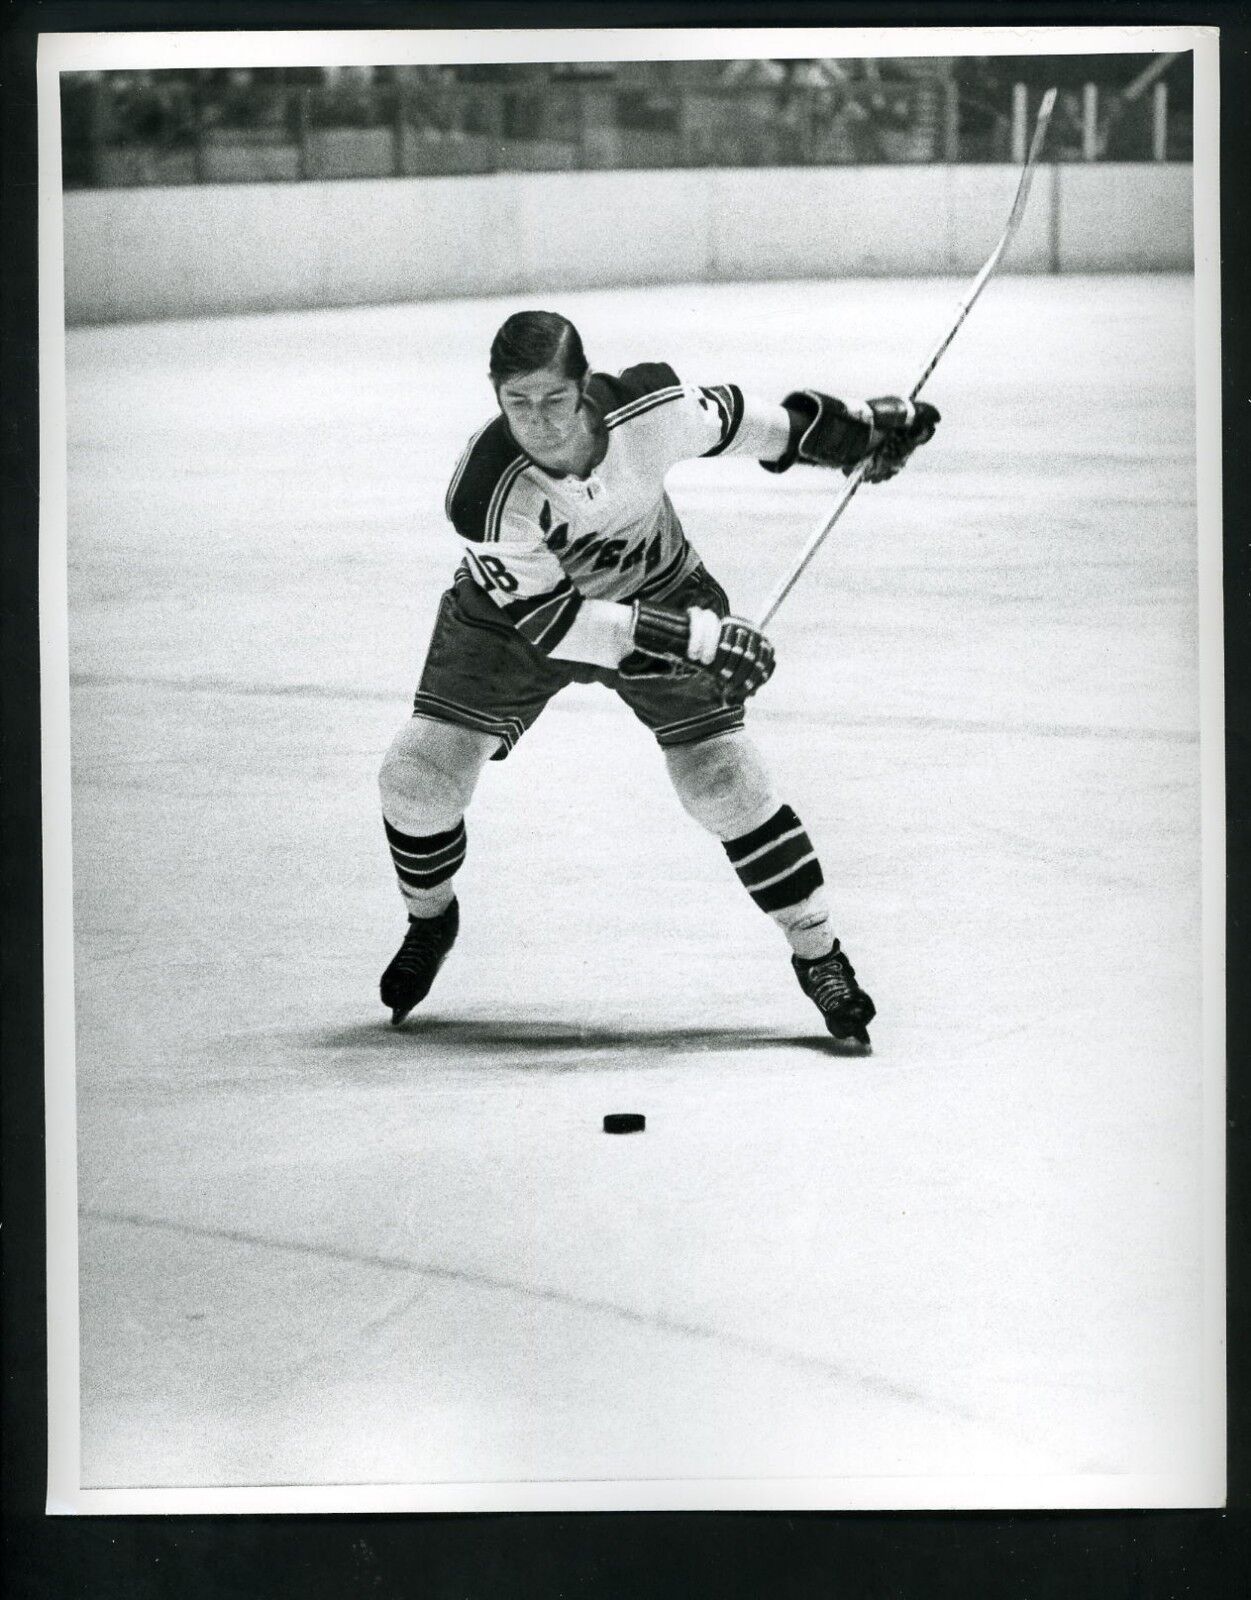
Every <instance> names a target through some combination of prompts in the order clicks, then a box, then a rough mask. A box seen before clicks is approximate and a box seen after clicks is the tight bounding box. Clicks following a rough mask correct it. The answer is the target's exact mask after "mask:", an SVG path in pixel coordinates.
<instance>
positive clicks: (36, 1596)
mask: <svg viewBox="0 0 1251 1600" xmlns="http://www.w3.org/2000/svg"><path fill="white" fill-rule="evenodd" d="M1005 23H1012V24H1019V25H1022V26H1024V25H1027V24H1028V25H1044V26H1063V25H1087V26H1089V25H1101V24H1102V25H1117V26H1135V25H1137V26H1147V25H1166V24H1171V23H1186V24H1201V25H1209V26H1213V27H1219V28H1220V29H1221V33H1222V50H1221V97H1222V107H1223V111H1222V118H1221V123H1222V132H1221V167H1222V175H1223V176H1222V244H1223V250H1222V255H1223V265H1222V304H1223V366H1224V390H1225V393H1224V444H1225V597H1226V616H1225V642H1226V701H1225V715H1226V728H1227V733H1226V756H1227V786H1228V803H1227V829H1228V869H1229V921H1228V974H1229V977H1228V988H1229V1002H1228V1023H1229V1096H1228V1160H1229V1180H1228V1222H1229V1293H1228V1313H1229V1428H1230V1453H1229V1509H1228V1510H1225V1511H1210V1512H1120V1513H1108V1514H1102V1513H1101V1514H1085V1513H1059V1512H1057V1513H1022V1514H1016V1515H1009V1514H1002V1515H1001V1514H997V1513H933V1514H928V1515H920V1514H918V1515H912V1514H904V1513H880V1514H860V1513H857V1514H850V1513H802V1514H799V1513H796V1514H787V1513H769V1514H752V1513H730V1512H718V1513H681V1514H679V1513H674V1514H648V1515H643V1514H634V1513H578V1514H559V1513H545V1514H534V1515H522V1514H512V1515H473V1516H468V1515H465V1516H416V1515H412V1516H409V1515H396V1516H359V1517H345V1516H324V1517H312V1516H283V1517H207V1516H190V1517H77V1518H69V1517H57V1518H49V1517H45V1515H44V1512H43V1505H44V1495H45V1473H46V1441H47V1423H46V1410H45V1406H46V1390H47V1372H46V1363H45V1354H44V1338H45V1327H44V1166H43V1060H42V1023H41V1008H42V986H41V963H42V935H41V906H40V870H41V869H40V833H39V782H40V776H39V751H40V740H39V701H38V694H39V650H38V626H37V624H38V616H37V550H38V523H37V513H38V505H37V489H38V459H39V455H38V347H37V287H38V267H37V256H36V194H37V148H36V123H35V49H36V36H37V34H38V33H39V32H40V31H43V32H50V33H55V32H131V31H135V30H154V31H168V30H183V29H185V30H209V31H211V30H217V29H238V28H243V29H249V30H256V29H276V28H325V29H336V28H388V27H394V28H413V27H423V28H449V27H450V28H455V27H461V28H465V27H493V28H514V27H527V26H543V27H645V26H650V27H657V26H673V27H678V26H681V27H698V26H707V27H718V28H724V27H735V26H746V27H760V26H768V27H787V26H808V27H812V26H843V27H852V26H865V27H882V26H899V27H907V26H952V27H955V26H962V25H963V26H970V25H972V26H976V25H979V24H982V25H986V24H994V25H1003V24H1005ZM0 51H2V54H0V182H2V185H3V187H2V191H0V204H2V210H0V228H2V230H3V234H2V237H3V243H2V245H0V312H2V317H0V395H3V412H2V413H0V420H2V424H3V425H2V427H0V496H2V499H0V585H2V588H0V607H2V620H3V643H2V649H3V658H2V671H0V763H2V767H0V784H2V787H0V845H2V854H0V906H2V907H3V911H2V916H3V921H2V923H0V1051H2V1065H3V1085H2V1092H3V1169H2V1172H3V1229H2V1231H0V1246H2V1249H3V1386H4V1387H3V1406H4V1440H3V1454H2V1463H3V1492H4V1510H5V1521H4V1532H3V1578H4V1583H5V1589H6V1593H7V1594H8V1595H9V1596H10V1597H13V1600H79V1597H82V1600H149V1597H153V1600H155V1597H165V1596H170V1597H175V1596H176V1597H180V1600H181V1597H186V1600H200V1597H213V1600H244V1597H246V1600H253V1597H266V1600H268V1597H271V1596H274V1597H279V1596H281V1597H286V1596H291V1597H295V1596H300V1597H305V1596H309V1597H313V1600H319V1597H335V1600H346V1597H353V1596H369V1597H376V1600H398V1597H407V1596H421V1597H426V1596H428V1597H431V1600H479V1597H490V1600H495V1597H504V1600H511V1597H513V1596H527V1595H535V1596H544V1597H550V1600H564V1597H571V1596H582V1595H594V1596H634V1595H639V1596H653V1595H655V1596H671V1595H672V1596H678V1595H680V1596H705V1595H715V1596H732V1595H743V1596H761V1597H765V1596H767V1597H770V1600H772V1597H774V1596H776V1597H779V1600H785V1597H789V1596H805V1597H806V1596H821V1597H825V1596H829V1597H838V1600H841V1597H849V1600H851V1597H854V1600H912V1597H916V1600H931V1597H939V1596H945V1595H959V1596H962V1597H969V1600H981V1597H991V1596H1017V1597H1020V1600H1050V1597H1052V1596H1056V1597H1060V1596H1064V1597H1085V1596H1091V1597H1099V1600H1157V1597H1159V1600H1183V1597H1185V1600H1222V1597H1224V1596H1227V1595H1228V1596H1231V1597H1232V1596H1234V1595H1241V1594H1243V1593H1244V1592H1246V1591H1248V1590H1251V1539H1249V1538H1248V1511H1249V1509H1251V1494H1249V1490H1248V1472H1247V1450H1246V1443H1247V1434H1248V1397H1247V1381H1246V1380H1247V1362H1246V1356H1245V1346H1246V1343H1247V1338H1248V1328H1247V1272H1246V1263H1245V1256H1246V1248H1245V1244H1246V1238H1247V1223H1248V1179H1247V1136H1246V1121H1247V1115H1248V1110H1249V1107H1248V1096H1247V1081H1246V1045H1247V1004H1246V999H1245V995H1244V992H1243V990H1242V987H1241V985H1240V979H1241V977H1242V975H1243V974H1245V973H1246V972H1247V970H1248V954H1249V947H1248V935H1247V911H1246V901H1245V888H1246V868H1247V856H1248V847H1249V841H1251V830H1249V828H1248V805H1249V801H1248V787H1247V778H1248V768H1249V767H1251V739H1249V733H1251V719H1249V716H1248V711H1249V693H1248V691H1249V688H1251V682H1249V679H1251V668H1249V663H1248V650H1247V641H1246V635H1247V626H1248V604H1247V602H1248V594H1249V591H1251V558H1249V543H1248V538H1247V529H1248V523H1249V521H1251V498H1249V496H1248V477H1249V462H1251V426H1249V424H1251V361H1249V360H1248V344H1249V336H1248V316H1247V306H1246V299H1247V295H1248V292H1249V285H1248V274H1247V222H1248V209H1249V206H1251V148H1249V129H1251V107H1249V103H1248V102H1249V97H1251V74H1249V72H1248V57H1249V54H1251V19H1249V18H1248V7H1247V6H1246V4H1193V5H1192V4H1185V3H1179V4H1172V5H1167V4H1154V3H1139V0H1121V3H1104V4H1101V5H1080V4H1055V5H1039V4H1026V3H1016V0H998V3H997V4H994V5H989V4H983V5H977V6H974V5H960V4H944V3H941V0H934V3H928V4H922V3H917V4H909V3H904V0H899V3H884V0H883V3H879V4H877V5H863V4H858V3H856V0H847V3H838V4H834V3H826V4H786V3H784V0H783V3H780V4H776V5H764V4H715V5H711V4H695V3H687V4H667V3H666V4H649V3H646V0H644V3H636V4H633V5H628V6H627V5H620V4H614V3H601V4H596V5H589V4H578V5H574V4H555V3H544V4H540V3H535V4H490V3H484V4H469V3H462V4H456V5H439V4H420V5H418V4H388V3H379V4H371V3H368V0H361V3H358V4H341V3H340V4H318V3H311V0H310V3H288V4H280V3H270V0H252V3H246V4H240V3H233V0H222V3H209V0H201V3H198V4H168V3H164V0H160V3H156V0H153V3H145V0H131V3H117V4H113V3H108V0H98V3H89V0H79V3H63V4H51V3H49V4H39V3H35V0H25V3H22V0H9V3H7V4H6V5H5V6H4V10H3V34H2V35H0ZM712 53H714V52H713V51H710V54H712ZM715 53H716V54H721V53H723V51H721V50H720V49H718V50H717V51H716V52H715ZM1056 993H1057V1003H1058V1006H1059V1005H1062V995H1063V974H1062V973H1061V974H1057V985H1056ZM969 1003H970V1006H971V1007H975V1006H976V1004H977V997H976V996H975V995H970V997H969ZM1062 1021H1063V1019H1062V1016H1061V1015H1059V1014H1058V1015H1057V1026H1062ZM169 1026H170V1027H171V1028H176V1027H177V1026H178V997H177V995H176V994H171V995H170V996H169ZM1081 1314H1082V1308H1081V1307H1080V1306H1078V1305H1075V1306H1074V1307H1073V1315H1074V1317H1080V1316H1081Z"/></svg>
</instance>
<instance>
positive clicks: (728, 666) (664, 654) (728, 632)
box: [617, 600, 774, 701]
mask: <svg viewBox="0 0 1251 1600" xmlns="http://www.w3.org/2000/svg"><path fill="white" fill-rule="evenodd" d="M773 665H774V657H773V646H772V645H771V644H770V643H769V641H768V640H767V639H766V638H765V636H764V634H763V633H761V632H760V631H759V629H757V628H753V627H752V625H751V623H750V622H744V621H743V620H742V618H740V617H719V616H718V615H717V614H716V612H715V611H705V610H704V609H703V608H702V607H700V606H692V607H691V609H690V610H689V611H672V610H670V609H668V607H666V606H653V605H648V604H647V602H646V601H643V600H636V601H635V602H634V649H633V650H632V651H631V652H630V654H629V655H628V656H626V658H625V659H624V660H623V661H622V663H621V665H620V667H618V669H617V670H618V671H619V672H620V673H621V675H622V677H624V678H645V677H651V676H653V675H655V674H656V673H657V672H660V673H662V674H664V673H666V671H667V672H668V673H669V674H671V675H672V676H675V677H687V676H688V675H690V674H692V673H702V674H704V675H705V676H707V677H709V678H711V679H712V680H713V682H714V683H715V684H716V686H717V688H718V689H719V690H720V691H721V695H722V697H723V698H724V699H726V700H729V701H743V700H746V699H747V698H748V697H749V696H750V695H753V694H755V692H756V690H757V689H759V688H761V687H762V686H763V685H764V684H766V683H768V681H769V679H770V678H771V677H772V676H773Z"/></svg>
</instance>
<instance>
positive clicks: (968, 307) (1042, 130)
mask: <svg viewBox="0 0 1251 1600" xmlns="http://www.w3.org/2000/svg"><path fill="white" fill-rule="evenodd" d="M1055 103H1056V91H1055V90H1054V89H1048V90H1047V92H1046V94H1045V95H1044V96H1043V99H1042V104H1041V105H1040V106H1039V108H1038V120H1037V122H1036V123H1035V124H1034V137H1033V138H1032V139H1031V140H1030V146H1029V153H1028V154H1027V155H1026V157H1025V165H1024V166H1023V167H1022V168H1021V178H1020V182H1019V183H1018V184H1017V186H1016V199H1015V200H1013V202H1012V210H1011V212H1010V213H1009V214H1008V223H1007V226H1006V227H1005V228H1004V230H1003V233H1002V234H1001V235H1000V236H999V243H998V244H997V245H996V246H995V248H994V249H993V250H992V251H991V253H990V255H989V256H988V257H987V259H986V265H985V266H984V267H983V268H982V270H981V271H980V272H979V273H978V275H977V277H976V278H974V280H973V285H972V287H971V288H970V290H969V292H968V293H967V294H966V295H965V297H964V299H963V300H961V302H960V304H959V306H958V307H957V309H956V320H955V321H954V322H953V323H952V325H951V327H950V328H949V329H948V330H947V332H946V333H945V334H944V335H943V336H942V338H941V339H940V340H939V341H938V344H937V346H936V347H935V349H934V353H933V354H932V355H931V356H930V358H929V360H928V361H927V362H926V363H925V365H924V367H922V369H921V376H920V377H919V378H918V379H917V381H916V382H915V383H914V384H913V385H912V388H911V389H910V390H909V392H908V398H909V400H915V399H916V397H917V396H918V395H919V394H920V392H921V390H922V389H923V388H924V387H925V385H926V383H927V382H928V381H929V379H930V376H931V374H932V373H933V371H934V368H935V367H936V366H937V365H938V363H939V361H940V360H941V359H942V357H943V354H944V352H945V351H946V349H947V346H948V345H949V344H950V343H951V341H952V340H953V339H954V338H955V336H956V334H957V333H959V331H960V328H961V325H962V324H963V322H964V319H965V318H966V317H967V316H968V314H969V312H970V311H972V309H973V307H974V305H975V304H976V302H977V297H978V296H979V295H980V294H981V292H982V290H983V289H984V288H985V287H986V285H987V284H988V283H989V282H990V277H991V274H992V273H993V272H994V270H995V268H996V267H997V266H998V265H999V262H1000V260H1001V259H1002V257H1003V253H1004V251H1005V250H1006V249H1007V248H1008V246H1009V245H1010V244H1011V243H1012V240H1013V239H1014V238H1015V237H1016V232H1017V229H1018V228H1019V227H1020V225H1021V218H1022V217H1023V216H1024V215H1025V205H1026V202H1027V201H1028V199H1029V191H1030V185H1031V184H1032V183H1033V181H1034V169H1035V167H1036V166H1037V163H1038V155H1039V152H1040V151H1041V149H1042V144H1043V140H1044V138H1046V135H1047V124H1048V123H1049V122H1050V121H1051V111H1052V107H1053V106H1054V105H1055ZM871 464H872V457H871V456H867V457H866V458H865V459H864V460H863V461H862V462H861V463H860V464H859V466H857V467H856V468H855V469H854V470H853V471H852V473H851V476H850V477H849V478H848V480H847V487H846V488H845V489H844V490H843V492H842V494H841V495H840V496H839V498H838V502H837V504H836V505H835V507H834V509H833V511H831V512H830V513H829V515H828V516H827V517H826V518H825V519H824V521H823V522H822V523H821V525H820V527H818V528H817V529H816V530H815V531H814V532H813V533H812V534H811V535H810V536H809V539H808V542H807V543H806V544H805V545H804V547H803V549H802V550H801V551H800V553H799V555H798V557H797V558H796V560H795V564H794V566H792V567H791V569H790V571H789V572H788V573H787V574H786V576H785V577H784V578H783V579H782V580H781V582H780V583H779V584H778V585H777V587H776V588H775V589H774V591H773V593H772V594H771V595H770V596H769V600H768V603H767V604H766V605H765V608H764V610H763V611H762V612H761V613H760V617H759V620H758V621H757V623H756V626H757V627H758V628H761V629H763V628H764V627H765V626H766V625H767V624H768V622H769V620H770V618H771V617H772V616H773V615H774V613H775V612H776V611H777V609H778V607H779V606H780V605H781V604H782V602H783V600H785V599H786V597H787V595H788V594H789V593H790V592H791V590H792V589H793V588H794V586H795V584H796V583H797V582H798V580H799V576H800V574H801V573H802V572H803V570H804V568H805V567H806V566H807V565H808V563H809V562H810V561H811V560H812V558H813V556H815V555H816V553H817V551H818V550H819V549H820V548H821V546H822V544H823V543H824V542H825V539H826V536H827V534H829V532H830V530H831V529H832V528H833V526H834V524H835V523H836V522H837V521H838V519H839V518H840V517H841V516H842V514H843V512H844V511H846V509H847V507H848V506H849V505H850V504H851V500H852V496H853V495H854V494H855V492H856V490H857V489H858V488H859V487H860V485H861V484H862V483H863V482H864V475H865V473H866V472H867V471H868V470H869V467H870V465H871Z"/></svg>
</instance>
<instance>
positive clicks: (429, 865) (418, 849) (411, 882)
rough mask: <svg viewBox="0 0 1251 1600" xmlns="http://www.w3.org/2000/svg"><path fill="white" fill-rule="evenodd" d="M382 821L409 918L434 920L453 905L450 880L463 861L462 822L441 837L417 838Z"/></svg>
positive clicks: (425, 836)
mask: <svg viewBox="0 0 1251 1600" xmlns="http://www.w3.org/2000/svg"><path fill="white" fill-rule="evenodd" d="M382 820H383V826H384V827H385V828H386V830H387V843H388V844H389V845H390V847H391V860H392V861H393V862H394V863H395V875H396V877H397V878H398V879H399V881H400V893H401V894H402V895H403V896H404V903H405V905H406V906H407V907H408V911H409V915H410V916H414V917H437V916H438V915H439V913H440V912H441V911H444V910H446V908H447V907H448V906H449V905H450V904H451V902H452V899H453V893H452V876H453V874H454V873H455V872H456V870H457V869H458V868H459V866H460V864H461V862H462V861H464V859H465V819H464V818H463V817H462V818H461V820H460V821H459V822H458V823H457V824H456V826H455V827H454V828H448V829H447V831H446V832H444V833H428V834H424V835H420V836H418V835H416V834H411V833H401V832H400V830H399V829H398V828H396V827H393V826H392V824H391V823H389V822H388V821H387V820H386V818H385V817H384V818H383V819H382Z"/></svg>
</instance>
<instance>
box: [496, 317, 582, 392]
mask: <svg viewBox="0 0 1251 1600" xmlns="http://www.w3.org/2000/svg"><path fill="white" fill-rule="evenodd" d="M540 367H555V368H557V370H558V371H559V372H560V374H561V376H562V377H565V378H574V379H577V380H580V379H582V378H585V377H586V375H587V372H588V371H589V370H590V368H589V366H588V364H587V359H586V353H585V352H584V351H583V349H582V336H581V334H580V333H579V332H578V330H577V329H576V328H575V327H574V325H573V323H572V322H570V320H569V318H568V317H562V316H561V315H560V313H559V312H558V311H518V312H515V313H514V314H513V315H512V316H511V317H509V319H508V321H507V322H506V323H505V324H504V325H503V327H502V328H501V329H500V331H499V332H498V333H497V334H496V335H495V338H494V339H493V340H492V342H491V367H490V373H491V382H492V383H493V384H496V385H497V386H498V385H499V384H501V383H504V382H505V381H506V380H507V379H509V378H519V377H521V376H523V375H524V374H525V373H527V372H537V371H538V370H539V368H540Z"/></svg>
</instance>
